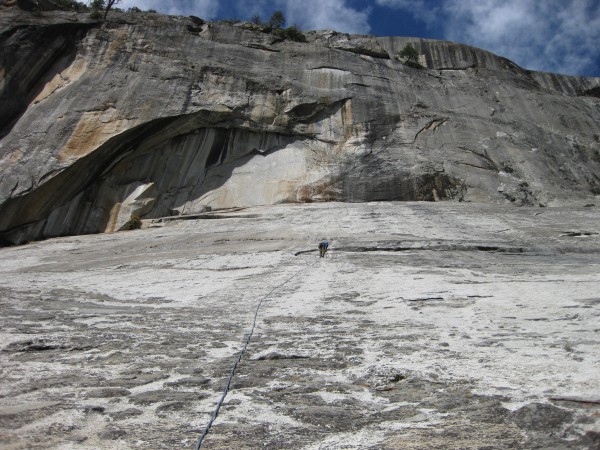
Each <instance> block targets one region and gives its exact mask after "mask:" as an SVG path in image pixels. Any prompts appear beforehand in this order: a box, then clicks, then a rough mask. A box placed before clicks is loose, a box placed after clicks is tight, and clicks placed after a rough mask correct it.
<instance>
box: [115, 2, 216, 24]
mask: <svg viewBox="0 0 600 450" xmlns="http://www.w3.org/2000/svg"><path fill="white" fill-rule="evenodd" d="M117 6H118V7H119V8H122V9H128V8H131V7H133V6H136V7H138V8H140V9H141V10H143V11H146V10H148V9H155V10H157V11H158V12H161V13H163V14H172V15H178V16H187V15H194V16H199V17H202V18H204V19H213V18H215V17H216V16H217V13H218V11H219V0H122V1H121V2H119V4H118V5H117Z"/></svg>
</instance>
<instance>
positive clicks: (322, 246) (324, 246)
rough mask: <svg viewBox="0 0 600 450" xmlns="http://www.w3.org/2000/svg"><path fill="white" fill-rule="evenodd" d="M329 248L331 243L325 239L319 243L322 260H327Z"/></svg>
mask: <svg viewBox="0 0 600 450" xmlns="http://www.w3.org/2000/svg"><path fill="white" fill-rule="evenodd" d="M328 247H329V241H328V240H327V239H323V240H322V241H321V242H319V254H320V256H321V258H325V253H327V248H328Z"/></svg>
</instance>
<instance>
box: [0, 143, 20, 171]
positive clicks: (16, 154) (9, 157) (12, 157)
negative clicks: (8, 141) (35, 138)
mask: <svg viewBox="0 0 600 450" xmlns="http://www.w3.org/2000/svg"><path fill="white" fill-rule="evenodd" d="M21 156H23V150H21V149H20V148H16V149H14V150H13V151H11V152H8V153H7V154H6V155H4V157H3V158H2V159H1V160H0V167H4V166H6V167H10V166H13V165H15V164H16V163H17V162H19V160H20V159H21Z"/></svg>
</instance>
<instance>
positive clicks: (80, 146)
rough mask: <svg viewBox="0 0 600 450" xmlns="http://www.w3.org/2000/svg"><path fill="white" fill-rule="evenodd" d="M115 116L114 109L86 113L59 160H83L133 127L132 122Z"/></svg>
mask: <svg viewBox="0 0 600 450" xmlns="http://www.w3.org/2000/svg"><path fill="white" fill-rule="evenodd" d="M115 115H116V109H115V108H112V107H109V108H107V109H106V110H105V111H88V112H86V113H84V114H83V115H82V116H81V118H80V119H79V122H77V125H76V126H75V129H74V130H73V132H72V133H71V137H70V138H69V141H68V142H67V143H66V144H65V146H64V147H63V148H62V149H61V151H60V152H59V153H58V159H59V160H60V161H65V160H67V159H70V158H81V157H82V156H85V155H87V154H89V153H91V152H92V151H94V150H95V149H97V148H98V147H100V146H101V145H102V144H104V143H105V142H106V141H107V140H108V139H110V138H111V137H113V136H116V135H117V134H119V133H121V132H123V131H125V130H127V129H128V128H130V127H131V121H130V120H128V119H118V118H116V117H115Z"/></svg>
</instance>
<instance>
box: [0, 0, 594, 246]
mask: <svg viewBox="0 0 600 450" xmlns="http://www.w3.org/2000/svg"><path fill="white" fill-rule="evenodd" d="M305 34H306V37H307V42H305V43H300V42H292V41H288V40H281V39H279V38H276V37H274V36H272V35H269V34H264V33H261V32H258V31H254V30H252V29H250V26H249V25H248V24H237V25H233V26H232V25H228V24H223V23H207V22H204V21H202V20H201V19H198V18H194V17H190V18H184V17H171V16H161V15H157V14H146V13H144V14H116V13H115V14H113V15H112V16H111V18H110V20H109V21H108V22H106V23H104V24H99V23H96V22H93V21H90V19H89V17H88V16H87V15H85V14H77V13H68V12H62V11H51V12H43V13H38V14H33V13H30V12H26V11H22V10H20V9H17V8H5V9H3V10H2V14H1V15H0V54H1V56H2V58H1V59H0V62H1V64H2V66H1V67H0V138H1V139H0V237H1V239H2V240H3V241H5V242H9V243H20V242H24V241H27V240H31V239H36V238H43V237H49V236H58V235H66V234H80V233H93V232H104V231H113V230H116V229H118V228H119V227H120V226H121V225H122V224H123V223H124V222H125V221H127V220H128V219H129V217H130V216H131V215H132V214H136V215H140V216H142V217H145V218H156V217H161V216H169V215H178V214H193V213H197V212H201V211H204V210H206V209H207V208H213V209H215V208H225V207H234V206H249V205H261V204H276V203H285V202H320V201H345V202H363V201H373V200H432V201H434V200H456V201H459V200H464V201H477V202H512V203H514V204H516V205H554V204H561V203H565V202H572V201H574V200H576V201H580V202H582V203H589V202H591V201H593V199H594V196H596V195H599V194H600V176H599V174H600V99H599V98H598V95H599V94H598V92H599V90H600V79H599V78H575V77H567V76H560V75H554V74H547V73H536V72H530V71H526V70H523V69H521V68H520V67H518V66H516V65H515V64H513V63H512V62H510V61H508V60H506V59H504V58H501V57H498V56H495V55H493V54H491V53H488V52H485V51H483V50H480V49H476V48H471V47H467V46H464V45H459V44H455V43H451V42H441V41H430V40H424V39H417V38H398V37H394V38H392V37H386V38H382V37H372V36H350V35H347V34H340V33H336V32H333V31H319V32H307V33H305ZM408 43H410V44H412V45H413V46H414V48H415V49H416V50H417V51H418V53H419V55H420V63H421V64H422V65H423V66H424V69H414V68H410V67H407V66H405V65H403V64H402V63H401V61H400V60H399V57H398V55H399V53H400V52H401V50H402V49H403V48H404V46H405V45H406V44H408Z"/></svg>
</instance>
